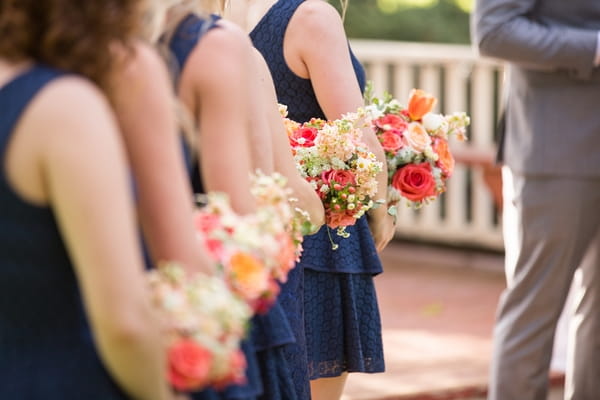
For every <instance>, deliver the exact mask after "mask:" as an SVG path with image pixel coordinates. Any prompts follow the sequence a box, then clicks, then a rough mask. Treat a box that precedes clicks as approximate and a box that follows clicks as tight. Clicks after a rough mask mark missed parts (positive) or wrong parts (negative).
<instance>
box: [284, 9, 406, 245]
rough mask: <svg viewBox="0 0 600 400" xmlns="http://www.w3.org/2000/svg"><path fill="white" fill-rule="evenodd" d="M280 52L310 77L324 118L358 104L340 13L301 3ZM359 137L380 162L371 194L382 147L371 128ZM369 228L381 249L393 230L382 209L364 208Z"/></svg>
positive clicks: (383, 177)
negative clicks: (366, 209)
mask: <svg viewBox="0 0 600 400" xmlns="http://www.w3.org/2000/svg"><path fill="white" fill-rule="evenodd" d="M285 40H286V44H285V48H284V52H285V53H286V59H287V57H288V54H289V55H290V56H291V57H290V58H291V60H292V61H294V60H296V62H297V63H298V65H299V68H298V71H300V72H301V73H302V69H303V68H302V65H304V66H305V71H304V73H306V74H307V77H308V78H310V80H311V82H312V86H313V88H314V90H315V93H316V96H317V100H318V102H319V105H320V106H321V109H322V110H323V112H324V113H325V116H326V117H327V119H336V118H340V117H341V116H342V114H345V113H348V112H354V111H356V110H357V109H358V108H359V107H362V106H363V105H364V101H363V96H362V93H361V91H360V87H359V86H358V82H357V79H356V74H355V72H354V68H353V67H352V61H351V59H350V54H349V50H348V40H347V38H346V34H345V32H344V27H343V25H342V21H341V17H340V15H339V14H338V13H337V11H336V10H335V9H334V8H333V7H332V6H331V5H329V4H327V3H326V2H324V1H321V0H309V1H306V2H305V3H303V4H302V5H301V6H300V7H298V10H297V11H296V13H295V14H294V16H293V17H292V20H291V21H290V25H289V27H288V29H287V32H286V39H285ZM363 140H364V141H365V143H366V144H367V146H369V149H370V150H371V151H372V152H373V153H374V154H375V156H376V157H377V159H378V160H379V161H380V162H381V163H382V166H383V170H382V172H381V173H379V175H378V176H377V181H378V185H377V186H378V190H377V198H378V199H385V198H386V193H387V165H386V163H385V155H384V152H383V149H382V147H381V145H380V143H379V141H378V140H377V137H376V135H375V132H374V131H373V130H372V129H369V128H366V129H363ZM369 215H370V216H371V220H370V223H371V230H372V233H373V238H374V239H375V244H376V246H377V249H378V250H382V249H383V248H384V247H385V246H386V245H387V243H388V242H389V241H390V240H391V238H392V237H393V234H394V224H393V219H392V217H391V216H389V215H388V214H387V208H386V207H379V208H377V209H374V210H371V211H370V212H369Z"/></svg>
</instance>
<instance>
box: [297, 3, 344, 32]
mask: <svg viewBox="0 0 600 400" xmlns="http://www.w3.org/2000/svg"><path fill="white" fill-rule="evenodd" d="M293 20H295V22H297V23H300V24H301V25H303V26H304V27H305V29H306V31H307V33H310V32H314V30H316V31H317V32H322V31H329V30H331V29H340V28H341V29H342V30H343V23H342V17H341V16H340V14H339V13H338V11H337V10H336V9H335V7H333V6H332V5H331V4H329V3H328V2H326V1H324V0H306V1H304V2H303V3H302V4H300V6H298V9H297V10H296V12H295V13H294V17H293Z"/></svg>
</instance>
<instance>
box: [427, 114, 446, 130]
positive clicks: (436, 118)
mask: <svg viewBox="0 0 600 400" xmlns="http://www.w3.org/2000/svg"><path fill="white" fill-rule="evenodd" d="M444 122H445V119H444V117H443V116H442V115H440V114H434V113H427V114H425V115H424V116H423V126H424V127H425V129H426V130H427V131H428V132H435V131H437V130H438V129H440V127H441V126H442V124H443V123H444Z"/></svg>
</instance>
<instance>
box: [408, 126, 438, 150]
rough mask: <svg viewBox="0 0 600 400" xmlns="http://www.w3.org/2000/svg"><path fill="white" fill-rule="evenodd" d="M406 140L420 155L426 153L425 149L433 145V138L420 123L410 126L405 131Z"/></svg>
mask: <svg viewBox="0 0 600 400" xmlns="http://www.w3.org/2000/svg"><path fill="white" fill-rule="evenodd" d="M404 140H406V144H408V145H409V146H410V147H412V148H413V149H414V150H415V151H416V152H418V153H422V152H423V151H425V148H426V147H427V146H429V145H430V144H431V136H429V133H427V131H426V130H425V128H423V125H421V124H420V123H418V122H411V123H410V124H408V127H407V128H406V131H404Z"/></svg>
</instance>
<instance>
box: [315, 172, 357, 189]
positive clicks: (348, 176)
mask: <svg viewBox="0 0 600 400" xmlns="http://www.w3.org/2000/svg"><path fill="white" fill-rule="evenodd" d="M321 179H322V180H323V182H324V183H325V184H327V185H330V186H331V184H332V182H335V183H339V184H340V185H341V186H342V187H346V185H348V184H350V185H355V184H356V178H355V176H354V174H353V173H352V172H350V171H347V170H343V169H330V170H329V171H325V172H323V173H322V174H321Z"/></svg>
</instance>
